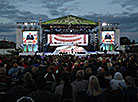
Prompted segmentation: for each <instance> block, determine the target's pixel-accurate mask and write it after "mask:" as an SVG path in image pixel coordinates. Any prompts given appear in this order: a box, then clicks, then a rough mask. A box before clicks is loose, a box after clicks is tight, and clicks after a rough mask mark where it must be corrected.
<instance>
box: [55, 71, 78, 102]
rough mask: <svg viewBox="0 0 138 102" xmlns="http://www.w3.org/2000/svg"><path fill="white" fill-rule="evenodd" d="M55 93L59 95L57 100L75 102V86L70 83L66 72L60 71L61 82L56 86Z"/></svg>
mask: <svg viewBox="0 0 138 102" xmlns="http://www.w3.org/2000/svg"><path fill="white" fill-rule="evenodd" d="M55 94H56V95H57V96H58V97H59V102H64V101H66V100H72V101H73V102H76V87H75V86H74V85H71V83H70V76H69V74H68V73H65V72H63V73H62V75H61V84H60V85H59V86H57V87H56V90H55Z"/></svg>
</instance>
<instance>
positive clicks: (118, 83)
mask: <svg viewBox="0 0 138 102" xmlns="http://www.w3.org/2000/svg"><path fill="white" fill-rule="evenodd" d="M110 87H111V88H112V90H118V89H120V88H126V84H125V80H124V79H123V76H122V74H121V73H120V72H116V73H115V74H114V79H112V80H111V81H110Z"/></svg>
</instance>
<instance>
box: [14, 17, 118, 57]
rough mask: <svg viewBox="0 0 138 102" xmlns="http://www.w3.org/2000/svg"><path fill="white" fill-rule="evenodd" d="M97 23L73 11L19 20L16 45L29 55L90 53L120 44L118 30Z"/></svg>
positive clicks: (115, 47)
mask: <svg viewBox="0 0 138 102" xmlns="http://www.w3.org/2000/svg"><path fill="white" fill-rule="evenodd" d="M98 23H99V22H93V21H91V20H87V19H83V18H80V17H77V16H72V15H68V16H64V17H60V18H57V19H54V20H49V21H41V20H40V21H39V22H37V23H32V22H28V23H25V22H19V23H17V30H16V48H17V49H19V48H20V49H22V51H23V53H22V54H31V55H34V54H35V52H43V55H45V53H44V52H51V53H50V54H54V55H55V54H56V55H59V54H67V55H69V54H71V55H77V54H78V55H82V54H84V55H89V54H93V53H97V51H101V52H98V53H103V52H102V51H105V50H107V51H115V50H116V49H117V48H119V46H120V39H119V36H120V30H119V29H118V28H116V26H113V25H112V27H108V25H107V26H105V27H103V26H102V25H98ZM99 26H100V27H99ZM78 49H79V50H78ZM118 50H119V49H118ZM91 52H92V53H91ZM46 55H47V54H46Z"/></svg>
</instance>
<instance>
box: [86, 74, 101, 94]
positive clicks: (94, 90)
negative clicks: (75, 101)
mask: <svg viewBox="0 0 138 102" xmlns="http://www.w3.org/2000/svg"><path fill="white" fill-rule="evenodd" d="M87 92H88V93H89V94H90V95H93V96H98V95H99V94H101V93H102V89H101V87H100V84H99V80H98V79H97V77H96V76H94V75H92V76H91V77H90V78H89V85H88V91H87Z"/></svg>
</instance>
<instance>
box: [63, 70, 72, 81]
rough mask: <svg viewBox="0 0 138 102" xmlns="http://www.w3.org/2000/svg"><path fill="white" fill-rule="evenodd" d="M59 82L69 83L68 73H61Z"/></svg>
mask: <svg viewBox="0 0 138 102" xmlns="http://www.w3.org/2000/svg"><path fill="white" fill-rule="evenodd" d="M61 80H62V81H64V82H69V81H70V76H69V74H68V73H65V72H63V73H62V75H61Z"/></svg>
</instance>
